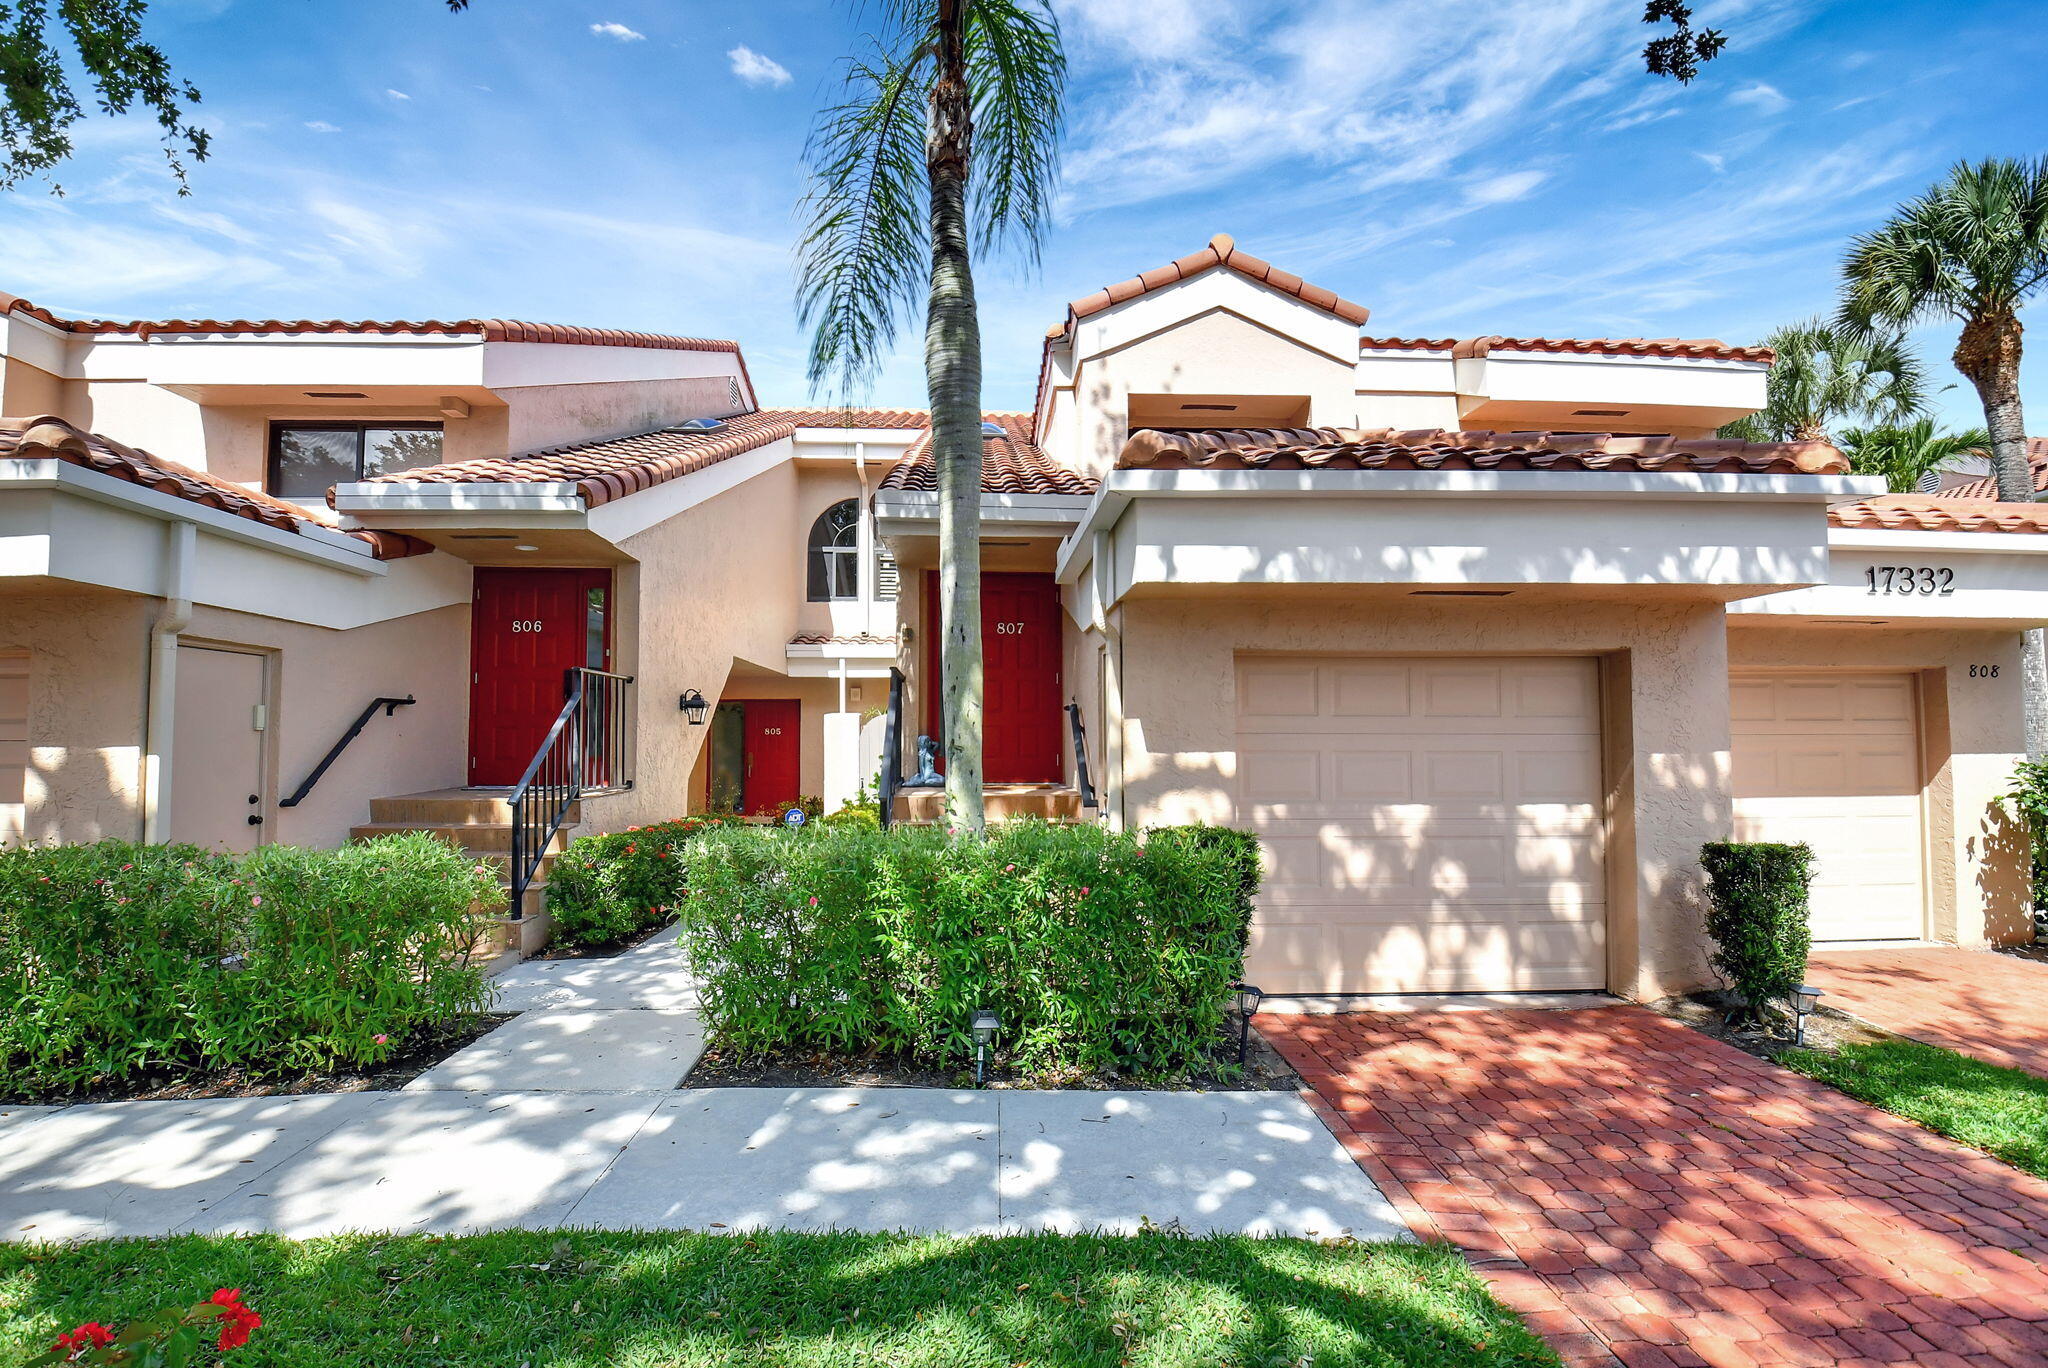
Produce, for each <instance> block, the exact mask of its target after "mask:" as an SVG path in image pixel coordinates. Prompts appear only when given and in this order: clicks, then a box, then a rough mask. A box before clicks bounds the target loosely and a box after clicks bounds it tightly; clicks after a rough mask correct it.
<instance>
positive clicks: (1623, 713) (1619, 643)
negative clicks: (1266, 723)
mask: <svg viewBox="0 0 2048 1368" xmlns="http://www.w3.org/2000/svg"><path fill="white" fill-rule="evenodd" d="M1121 618H1122V630H1123V645H1124V650H1123V659H1122V671H1123V680H1122V684H1123V723H1122V749H1123V764H1122V772H1121V781H1122V782H1121V795H1120V798H1121V810H1122V817H1123V820H1124V821H1125V822H1126V824H1127V825H1132V826H1143V825H1148V824H1153V823H1164V822H1186V821H1208V822H1222V823H1229V822H1231V821H1232V820H1233V819H1234V816H1235V809H1234V803H1235V799H1234V793H1235V780H1236V726H1237V723H1236V697H1235V693H1236V675H1235V668H1234V666H1235V660H1236V656H1237V654H1238V653H1240V652H1297V653H1316V654H1323V653H1332V654H1334V653H1347V654H1350V653H1355V654H1410V655H1413V654H1446V655H1456V654H1570V655H1588V656H1598V657H1603V658H1604V661H1605V668H1604V669H1603V679H1604V680H1605V681H1606V683H1607V692H1608V694H1609V696H1608V697H1607V698H1606V699H1605V700H1604V704H1603V707H1604V712H1605V717H1606V729H1607V732H1608V736H1609V745H1608V749H1609V751H1610V753H1609V755H1608V757H1607V766H1606V767H1607V776H1606V778H1607V785H1608V789H1609V795H1610V797H1609V801H1610V804H1611V805H1617V806H1619V807H1620V808H1621V809H1622V811H1621V812H1620V813H1619V814H1610V823H1609V826H1610V845H1611V847H1615V846H1617V845H1618V848H1611V849H1610V855H1609V859H1608V869H1607V877H1608V889H1609V891H1608V917H1609V937H1608V943H1609V975H1608V982H1609V985H1610V987H1611V988H1612V989H1613V991H1616V992H1619V993H1623V994H1626V995H1628V996H1631V997H1636V998H1655V997H1660V996H1663V995H1665V994H1667V993H1671V992H1676V991H1679V990H1681V989H1684V988H1688V987H1691V986H1693V985H1696V984H1698V983H1701V982H1704V981H1706V977H1707V966H1706V948H1705V945H1704V942H1703V939H1702V937H1701V935H1700V932H1699V929H1698V928H1699V925H1700V909H1699V903H1698V897H1699V889H1700V877H1699V862H1698V855H1699V848H1700V846H1701V844H1702V843H1704V842H1706V841H1709V840H1716V839H1725V838H1726V836H1727V835H1728V832H1729V830H1730V827H1731V824H1732V821H1733V808H1732V800H1731V798H1730V791H1729V739H1728V692H1727V653H1726V642H1727V634H1726V631H1725V629H1724V625H1723V621H1724V615H1723V613H1722V611H1721V609H1720V607H1719V605H1716V604H1702V603H1696V602H1691V603H1668V602H1667V603H1658V604H1650V603H1641V602H1631V601H1629V600H1627V599H1625V598H1620V597H1606V598H1602V599H1601V600H1600V601H1599V602H1597V603H1589V602H1585V601H1578V602H1573V601H1568V600H1561V599H1550V600H1548V601H1545V600H1542V599H1538V598H1536V597H1535V596H1533V595H1532V596H1531V597H1530V598H1528V599H1527V600H1521V599H1519V598H1518V599H1517V600H1516V601H1513V602H1512V603H1511V604H1504V603H1501V602H1497V601H1496V602H1490V603H1488V604H1485V605H1461V604H1455V603H1453V604H1441V603H1440V604H1437V605H1431V606H1418V605H1416V604H1414V603H1413V602H1411V601H1408V600H1405V599H1400V598H1384V599H1378V600H1373V601H1365V600H1362V599H1360V598H1358V597H1352V596H1343V595H1328V594H1326V595H1321V596H1318V597H1315V598H1304V597H1302V596H1301V595H1299V594H1298V593H1295V594H1290V593H1285V592H1275V593H1270V594H1256V593H1247V594H1240V595H1236V596H1229V597H1224V596H1218V597H1204V598H1200V599H1194V598H1188V599H1136V600H1131V599H1127V600H1126V601H1125V603H1124V605H1123V608H1122V613H1121ZM1614 834H1619V835H1620V836H1622V837H1623V838H1624V839H1623V841H1622V842H1619V843H1616V842H1614V841H1613V840H1612V836H1613V835H1614ZM1630 846H1632V847H1633V850H1632V853H1631V851H1630V849H1629V847H1630Z"/></svg>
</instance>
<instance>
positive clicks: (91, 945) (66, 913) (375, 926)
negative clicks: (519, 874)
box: [0, 833, 497, 1092]
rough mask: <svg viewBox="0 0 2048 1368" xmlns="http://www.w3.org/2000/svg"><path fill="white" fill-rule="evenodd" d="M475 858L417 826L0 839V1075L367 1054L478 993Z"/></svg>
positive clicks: (290, 1063)
mask: <svg viewBox="0 0 2048 1368" xmlns="http://www.w3.org/2000/svg"><path fill="white" fill-rule="evenodd" d="M496 896H497V881H496V879H495V878H494V877H493V876H492V875H491V873H490V872H489V871H488V870H487V869H483V868H479V867H477V866H475V865H473V864H472V863H471V862H470V860H469V859H468V857H466V856H464V855H463V854H462V853H461V852H460V851H457V850H455V849H454V848H452V847H451V846H449V845H447V844H446V843H445V842H442V841H439V840H436V839H434V838H433V837H431V836H427V835H424V834H421V833H408V834H405V835H395V836H388V837H382V838H379V839H378V840H375V841H371V842H366V843H363V844H359V845H351V846H346V847H344V848H342V849H340V850H302V849H299V848H297V847H292V846H270V847H266V848H264V849H262V850H258V851H256V852H255V853H254V854H251V855H246V856H242V857H240V858H231V857H227V856H220V855H210V854H207V853H205V852H203V851H201V850H199V849H197V848H196V847H193V846H138V845H131V844H129V843H128V842H125V841H102V842H99V843H98V844H96V845H85V846H29V847H20V848H15V849H7V850H0V1001H4V1002H6V1003H7V1005H8V1009H7V1011H6V1012H4V1013H0V1088H5V1089H7V1090H9V1091H34V1092H50V1091H63V1090H67V1089H75V1088H80V1087H85V1086H90V1085H93V1084H96V1083H102V1082H109V1081H118V1080H121V1079H124V1078H128V1077H131V1076H133V1075H136V1074H139V1073H144V1072H149V1071H156V1070H210V1069H228V1068H237V1069H249V1070H252V1071H255V1072H260V1073H283V1072H291V1071H297V1070H302V1069H311V1068H324V1067H330V1066H334V1065H344V1064H345V1065H363V1064H374V1063H377V1062H379V1061H381V1060H385V1059H388V1058H390V1057H392V1056H393V1055H395V1054H397V1053H398V1052H399V1051H400V1050H402V1049H403V1048H404V1046H405V1042H406V1037H407V1036H408V1035H410V1034H411V1033H412V1032H413V1031H414V1030H415V1029H417V1028H419V1027H421V1026H425V1025H429V1024H432V1023H438V1022H441V1021H445V1020H447V1019H449V1018H451V1017H454V1016H457V1015H459V1014H461V1013H464V1012H472V1011H478V1010H481V1009H482V1008H483V1007H485V1006H486V1005H488V1002H489V997H490V990H489V988H488V986H487V985H486V984H485V981H484V977H483V972H482V970H481V968H479V967H475V966H472V965H471V963H470V955H469V952H470V948H471V946H472V944H473V942H474V940H475V937H476V934H477V930H478V925H477V919H476V917H475V915H474V909H475V908H476V907H477V906H478V904H480V903H484V902H487V901H488V900H490V899H493V898H495V897H496Z"/></svg>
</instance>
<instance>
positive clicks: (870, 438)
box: [795, 427, 925, 447]
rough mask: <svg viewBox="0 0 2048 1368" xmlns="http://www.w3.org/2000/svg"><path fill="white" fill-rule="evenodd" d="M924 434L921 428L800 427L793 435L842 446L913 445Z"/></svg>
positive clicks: (806, 439) (804, 439)
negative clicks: (859, 443)
mask: <svg viewBox="0 0 2048 1368" xmlns="http://www.w3.org/2000/svg"><path fill="white" fill-rule="evenodd" d="M924 435H925V430H924V429H923V428H837V427H800V428H798V429H797V430H796V434H795V437H796V440H797V441H798V442H820V443H825V442H830V443H836V444H839V445H842V446H851V445H852V444H854V443H855V442H865V443H867V444H868V445H869V446H903V447H907V446H914V445H915V444H916V443H917V439H918V438H920V437H922V436H924Z"/></svg>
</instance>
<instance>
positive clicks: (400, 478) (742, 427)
mask: <svg viewBox="0 0 2048 1368" xmlns="http://www.w3.org/2000/svg"><path fill="white" fill-rule="evenodd" d="M984 417H985V418H987V419H988V420H989V421H992V422H997V423H1001V424H1002V425H1003V426H1004V427H1005V428H1006V429H1007V430H1008V431H1009V432H1010V434H1011V435H1010V436H1008V437H1003V438H995V439H991V440H990V442H989V453H990V466H991V472H992V478H993V477H994V475H995V472H997V471H1000V470H1008V469H1014V470H1016V471H1036V470H1038V469H1040V468H1041V467H1042V468H1043V470H1045V471H1048V472H1058V474H1060V475H1069V476H1071V474H1072V472H1069V471H1064V470H1061V469H1060V467H1057V466H1054V465H1053V464H1052V463H1051V462H1050V461H1047V460H1046V459H1045V458H1044V457H1043V456H1042V455H1040V454H1039V452H1038V449H1037V448H1036V447H1034V446H1031V444H1030V440H1029V436H1028V434H1029V432H1030V427H1031V419H1030V416H1029V415H1027V414H1018V413H991V414H986V415H984ZM930 426H931V419H930V416H929V415H928V414H926V413H925V412H923V411H922V410H920V409H847V408H813V409H762V410H760V411H759V412H756V413H743V414H740V415H739V416H737V417H734V418H728V419H726V420H725V424H724V426H723V427H721V428H719V429H718V430H717V431H715V432H691V431H679V430H676V429H671V428H662V429H659V430H657V431H654V432H642V433H635V434H633V435H632V436H628V437H612V438H607V439H605V440H603V441H597V442H577V443H574V444H572V445H569V446H560V447H551V448H549V449H547V450H545V451H536V452H533V453H531V454H529V455H525V456H506V457H493V458H488V459H484V460H477V461H457V462H451V463H450V464H447V465H438V466H428V467H425V468H423V469H420V470H407V471H401V472H399V473H397V474H393V475H380V476H378V477H376V479H374V480H371V481H368V482H367V483H371V484H524V483H543V484H553V483H562V484H573V485H575V486H576V487H577V489H578V492H579V493H581V495H582V497H583V501H584V503H585V505H586V506H588V507H592V508H595V507H596V506H597V505H599V504H602V503H609V502H610V501H611V500H613V499H621V498H624V497H625V496H626V495H628V494H632V493H636V492H637V491H639V490H642V489H650V488H652V487H653V486H655V485H658V484H665V483H667V482H668V481H670V480H676V479H681V478H682V477H683V476H685V475H689V474H693V473H695V472H696V471H699V470H703V469H705V468H706V467H707V466H713V465H716V464H718V462H720V461H724V460H728V459H730V458H732V457H734V456H738V455H741V454H743V453H745V452H749V451H753V450H756V449H758V448H760V447H764V446H767V445H768V444H769V443H771V442H777V441H780V440H782V439H783V438H785V437H788V436H791V435H792V434H794V433H795V432H796V431H797V429H799V428H866V429H871V430H874V431H896V432H903V431H920V432H921V431H925V430H928V429H929V427H930ZM923 445H924V444H923V443H919V444H917V446H915V447H913V448H912V449H911V450H910V451H909V452H907V453H906V455H905V458H904V460H903V461H901V462H899V463H898V465H897V467H896V469H895V470H893V471H891V472H890V474H889V476H888V477H887V478H886V479H885V480H884V481H883V485H884V487H886V488H896V489H904V488H920V487H929V486H917V485H911V484H903V483H896V484H891V483H890V481H894V480H897V479H898V476H899V474H900V473H901V472H903V471H905V469H906V468H907V467H911V466H914V465H915V458H916V457H917V456H918V455H920V454H922V451H923ZM930 464H931V461H930V457H929V456H926V457H925V467H926V468H927V469H929V467H930ZM904 478H913V477H911V476H904ZM1014 478H1016V479H1018V480H1028V477H1027V476H1025V475H1022V474H1019V475H1017V476H1015V477H1014ZM1047 478H1050V477H1047ZM1075 478H1078V477H1075ZM991 488H994V486H993V485H991ZM1007 492H1018V491H1017V490H1009V491H1007ZM1058 492H1062V493H1064V492H1068V491H1066V490H1060V491H1058ZM1081 492H1086V491H1085V490H1084V491H1081Z"/></svg>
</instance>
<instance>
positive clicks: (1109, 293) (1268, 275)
mask: <svg viewBox="0 0 2048 1368" xmlns="http://www.w3.org/2000/svg"><path fill="white" fill-rule="evenodd" d="M1218 266H1222V267H1225V268H1227V269H1229V270H1232V271H1236V272H1237V273H1238V274H1239V275H1242V276H1248V277H1250V278H1251V279H1253V280H1256V281H1258V282H1259V283H1260V284H1262V285H1269V286H1271V287H1272V288H1274V289H1276V290H1279V291H1280V292H1281V293H1283V294H1290V295H1293V296H1294V297H1295V298H1296V299H1299V300H1300V301H1301V302H1302V303H1304V304H1313V305H1314V306H1315V307H1316V308H1318V309H1322V310H1324V311H1325V312H1327V313H1333V314H1335V315H1337V317H1339V318H1341V319H1343V320H1344V321H1345V322H1347V323H1363V322H1365V320H1366V316H1367V312H1368V311H1367V309H1366V307H1365V306H1364V305H1363V304H1353V303H1352V302H1351V301H1350V300H1348V299H1340V298H1338V297H1337V296H1336V295H1335V294H1332V293H1331V292H1330V291H1328V290H1325V289H1324V288H1322V287H1321V286H1320V285H1311V284H1309V283H1308V282H1307V281H1305V280H1303V279H1302V278H1301V277H1300V276H1298V275H1290V274H1289V273H1287V272H1286V271H1283V270H1281V269H1280V268H1279V267H1278V266H1275V265H1273V264H1272V263H1271V262H1269V261H1262V260H1260V259H1259V258H1258V257H1255V256H1253V255H1252V254H1251V253H1249V252H1240V251H1239V250H1238V249H1237V244H1236V243H1235V242H1233V241H1232V240H1231V238H1230V235H1229V234H1228V233H1218V234H1217V235H1216V236H1215V237H1212V238H1210V239H1209V245H1208V246H1207V247H1204V248H1203V249H1202V250H1201V251H1199V252H1195V253H1193V254H1191V255H1189V256H1184V257H1182V258H1180V259H1179V260H1178V261H1170V262H1168V263H1167V264H1166V265H1164V266H1160V267H1157V268H1156V269H1154V270H1150V271H1147V272H1145V273H1144V274H1143V275H1136V276H1132V277H1131V278H1130V279H1129V280H1120V281H1118V282H1117V283H1116V284H1114V285H1110V286H1107V287H1105V288H1103V289H1100V290H1097V291H1096V292H1095V293H1094V294H1092V295H1084V296H1083V297H1081V298H1080V299H1077V300H1075V301H1074V302H1073V303H1071V304H1069V305H1067V316H1066V318H1065V319H1064V320H1062V321H1061V322H1059V323H1056V324H1054V325H1053V326H1052V327H1051V328H1049V329H1047V331H1046V336H1047V337H1049V338H1056V337H1066V336H1068V335H1069V334H1071V333H1072V332H1073V328H1074V321H1075V320H1076V319H1080V318H1086V317H1088V315H1090V314H1097V313H1101V312H1102V311H1103V310H1104V309H1107V308H1110V307H1112V306H1113V305H1117V304H1121V303H1123V302H1124V301H1125V300H1127V299H1136V298H1137V297H1138V296H1139V295H1141V294H1149V293H1150V292H1152V291H1153V290H1157V289H1162V288H1164V287H1165V286H1168V285H1172V284H1174V283H1175V282H1177V281H1182V280H1187V279H1190V278H1192V277H1194V276H1198V275H1200V274H1201V273H1202V272H1204V271H1212V270H1214V269H1216V268H1217V267H1218Z"/></svg>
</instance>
